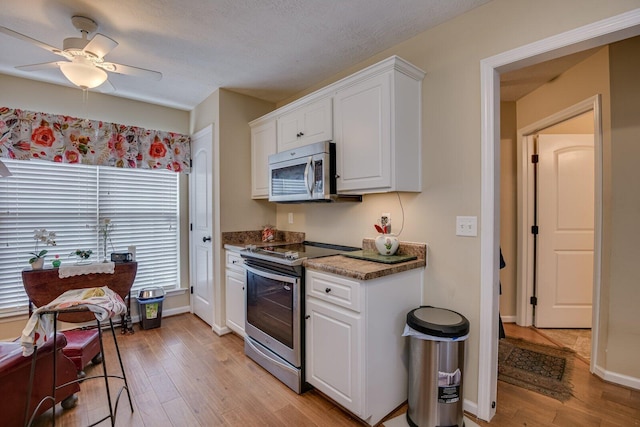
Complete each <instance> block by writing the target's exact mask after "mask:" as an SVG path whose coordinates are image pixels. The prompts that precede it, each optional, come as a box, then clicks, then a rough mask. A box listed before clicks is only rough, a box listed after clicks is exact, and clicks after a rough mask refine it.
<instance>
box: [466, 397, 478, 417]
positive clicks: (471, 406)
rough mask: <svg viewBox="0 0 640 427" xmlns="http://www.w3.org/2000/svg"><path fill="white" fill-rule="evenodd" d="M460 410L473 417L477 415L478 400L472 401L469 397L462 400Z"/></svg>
mask: <svg viewBox="0 0 640 427" xmlns="http://www.w3.org/2000/svg"><path fill="white" fill-rule="evenodd" d="M462 410H463V411H464V412H466V413H468V414H472V415H473V416H474V417H477V416H478V402H472V401H471V400H469V399H464V400H463V401H462Z"/></svg>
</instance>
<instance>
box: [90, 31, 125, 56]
mask: <svg viewBox="0 0 640 427" xmlns="http://www.w3.org/2000/svg"><path fill="white" fill-rule="evenodd" d="M116 46H118V42H117V41H115V40H113V39H112V38H109V37H107V36H105V35H104V34H100V33H98V34H96V35H95V36H93V38H92V39H91V40H90V41H89V43H87V45H86V46H85V47H84V49H82V50H83V51H85V52H89V53H91V54H93V55H95V56H97V57H98V58H103V57H104V56H105V55H106V54H107V53H109V52H111V50H113V49H114V48H115V47H116Z"/></svg>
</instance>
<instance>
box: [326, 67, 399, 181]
mask: <svg viewBox="0 0 640 427" xmlns="http://www.w3.org/2000/svg"><path fill="white" fill-rule="evenodd" d="M390 86H391V74H390V73H385V74H381V75H378V76H374V77H372V78H370V79H367V80H364V81H362V82H360V83H358V84H355V85H353V86H350V87H348V88H346V89H344V90H339V91H338V92H337V93H336V96H335V98H334V107H335V115H334V123H335V141H336V157H337V159H336V161H337V173H338V175H339V178H338V180H337V187H338V192H343V191H361V190H374V191H375V190H378V191H385V189H386V190H387V191H388V189H389V187H391V185H392V183H391V164H392V162H393V161H394V159H393V158H392V157H391V156H392V155H393V154H392V151H391V95H390Z"/></svg>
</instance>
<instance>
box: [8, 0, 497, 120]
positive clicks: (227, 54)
mask: <svg viewBox="0 0 640 427" xmlns="http://www.w3.org/2000/svg"><path fill="white" fill-rule="evenodd" d="M488 1H489V0H398V1H389V0H183V1H176V0H173V1H172V0H100V1H96V0H3V1H2V14H1V15H0V25H1V26H4V27H7V28H10V29H12V30H14V31H17V32H19V33H22V34H25V35H27V36H29V37H32V38H34V39H37V40H40V41H42V42H45V43H47V44H49V45H52V46H55V47H62V40H63V39H64V38H67V37H79V33H78V31H77V30H76V29H75V28H74V27H73V25H72V24H71V19H70V18H71V16H73V15H84V16H87V17H90V18H92V19H93V20H95V21H96V22H97V23H98V25H99V28H98V30H97V32H98V33H102V34H104V35H106V36H109V37H111V38H112V39H114V40H116V41H117V42H118V43H119V46H117V47H116V48H115V49H114V50H113V51H111V52H110V53H109V54H108V55H107V56H106V58H105V59H106V60H107V61H111V62H116V63H121V64H126V65H132V66H136V67H141V68H146V69H151V70H156V71H160V72H161V73H162V74H163V78H162V80H160V81H153V80H145V79H142V78H137V77H131V76H124V75H118V74H110V77H109V81H110V82H111V83H112V85H113V86H114V87H115V88H116V91H115V92H113V93H112V94H113V95H115V96H122V97H126V98H132V99H138V100H142V101H147V102H151V103H155V104H160V105H167V106H171V107H175V108H180V109H184V110H191V109H192V108H193V107H194V106H196V105H197V104H198V103H200V102H201V101H202V100H204V99H205V98H206V97H207V96H209V95H210V94H211V93H212V92H214V91H215V90H216V89H218V88H220V87H223V88H228V89H231V90H235V91H237V92H241V93H245V94H248V95H251V96H255V97H257V98H261V99H265V100H269V101H273V102H276V101H280V100H282V99H285V98H287V97H290V96H291V95H293V94H295V93H296V92H299V91H301V90H303V89H305V88H307V87H309V86H311V85H313V84H315V83H317V82H319V81H321V80H323V79H325V78H327V77H330V76H331V75H333V74H335V73H337V72H339V71H341V70H343V69H345V68H347V67H349V66H352V65H354V64H356V63H358V62H360V61H362V60H365V59H366V58H369V57H371V56H372V55H374V54H376V53H378V52H380V51H382V50H384V49H387V48H389V47H391V46H393V45H395V44H397V43H399V42H401V41H404V40H406V39H409V38H411V37H413V36H415V35H417V34H419V33H420V32H423V31H425V30H426V29H428V28H431V27H433V26H436V25H438V24H440V23H442V22H444V21H447V20H449V19H452V18H453V17H455V16H457V15H459V14H462V13H464V12H466V11H468V10H470V9H473V8H475V7H477V6H480V5H482V4H484V3H487V2H488ZM89 37H90V38H91V35H90V36H89ZM58 60H61V58H60V57H59V56H56V55H54V54H52V53H51V52H48V51H46V50H43V49H41V48H39V47H37V46H34V45H32V44H30V43H28V42H25V41H22V40H18V39H14V38H12V37H9V36H7V35H5V34H1V33H0V73H3V74H9V75H15V76H19V77H24V78H29V79H35V80H41V81H46V82H50V83H55V84H61V85H67V86H69V85H70V83H68V82H67V80H66V79H65V78H64V77H63V76H62V73H61V72H60V70H59V69H57V68H56V69H49V70H41V71H32V72H25V71H20V70H16V69H15V67H16V66H19V65H28V64H36V63H43V62H49V61H58Z"/></svg>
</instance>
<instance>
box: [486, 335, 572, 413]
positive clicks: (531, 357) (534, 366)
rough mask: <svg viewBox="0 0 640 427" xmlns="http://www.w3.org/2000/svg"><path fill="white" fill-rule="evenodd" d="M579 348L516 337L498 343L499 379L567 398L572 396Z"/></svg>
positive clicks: (559, 397) (542, 392) (545, 393)
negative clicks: (537, 342) (576, 350)
mask: <svg viewBox="0 0 640 427" xmlns="http://www.w3.org/2000/svg"><path fill="white" fill-rule="evenodd" d="M574 356H575V352H574V351H573V350H570V349H568V348H559V347H554V346H548V345H543V344H534V343H531V342H527V341H524V340H521V339H516V338H503V339H501V340H500V343H499V346H498V379H499V380H501V381H504V382H507V383H509V384H513V385H517V386H519V387H522V388H525V389H527V390H532V391H535V392H537V393H540V394H544V395H545V396H549V397H552V398H554V399H557V400H559V401H561V402H565V401H566V400H568V399H569V398H570V397H571V390H572V386H571V382H570V377H571V372H572V370H573V358H574Z"/></svg>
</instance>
